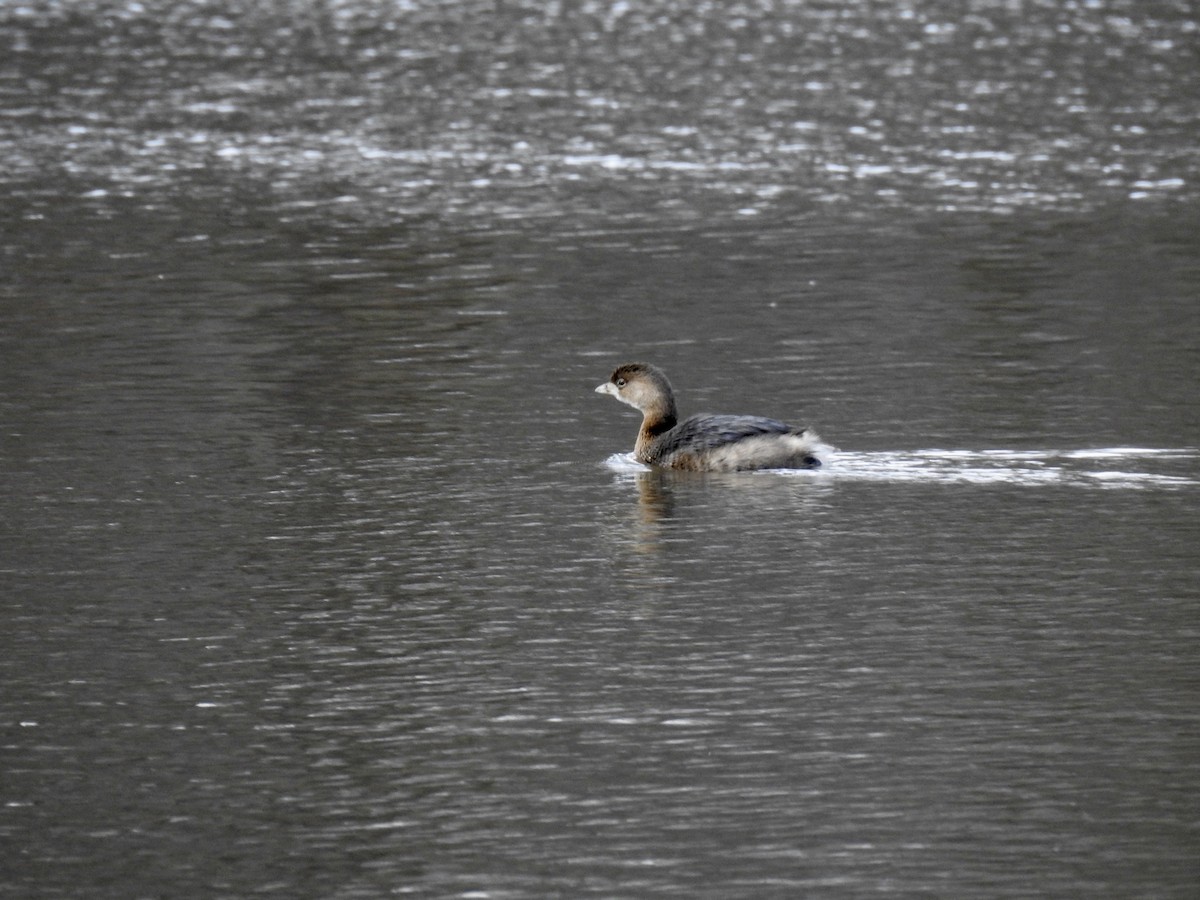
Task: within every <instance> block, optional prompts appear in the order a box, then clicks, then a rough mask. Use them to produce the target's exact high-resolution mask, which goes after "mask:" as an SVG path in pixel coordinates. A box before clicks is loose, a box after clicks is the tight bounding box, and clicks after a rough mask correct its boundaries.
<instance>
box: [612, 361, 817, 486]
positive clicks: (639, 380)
mask: <svg viewBox="0 0 1200 900" xmlns="http://www.w3.org/2000/svg"><path fill="white" fill-rule="evenodd" d="M596 393H598V394H612V395H613V396H614V397H616V398H617V399H618V400H620V401H621V402H622V403H628V404H629V405H630V406H632V407H634V408H635V409H637V410H639V411H641V413H642V428H641V431H639V432H638V437H637V443H636V444H634V447H633V455H634V457H635V458H636V459H637V461H638V462H642V463H647V464H649V465H655V466H665V467H666V468H668V469H690V470H692V471H695V472H737V471H742V470H746V469H814V468H816V467H817V466H819V465H821V460H820V459H818V458H817V451H818V450H819V449H820V448H821V446H822V445H821V442H820V439H819V438H818V437H817V436H816V434H814V433H813V432H812V431H811V430H809V429H807V428H793V427H792V426H791V425H785V424H784V423H783V422H777V421H776V420H775V419H764V418H762V417H760V416H714V415H708V414H702V415H698V416H691V417H690V418H687V419H684V420H683V421H682V422H680V421H679V417H678V415H677V413H676V411H675V393H674V391H672V390H671V382H669V381H667V376H666V375H664V374H663V372H662V370H661V369H657V368H655V367H654V366H651V365H647V364H645V363H627V364H625V365H623V366H619V367H618V368H617V370H616V371H614V372H613V373H612V377H611V378H609V379H608V381H606V382H604V384H602V385H600V386H599V387H598V388H596Z"/></svg>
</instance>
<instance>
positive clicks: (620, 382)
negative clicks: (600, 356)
mask: <svg viewBox="0 0 1200 900" xmlns="http://www.w3.org/2000/svg"><path fill="white" fill-rule="evenodd" d="M617 387H619V388H622V387H625V379H624V378H618V379H617Z"/></svg>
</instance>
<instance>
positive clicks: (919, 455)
mask: <svg viewBox="0 0 1200 900" xmlns="http://www.w3.org/2000/svg"><path fill="white" fill-rule="evenodd" d="M822 456H823V457H824V458H825V465H824V466H822V467H821V468H820V469H774V470H770V471H771V472H772V473H773V474H786V475H792V476H803V477H807V478H819V479H822V480H828V481H878V482H893V483H895V482H910V483H918V484H1009V485H1022V486H1045V485H1073V486H1079V487H1091V488H1108V489H1126V490H1138V489H1152V488H1157V489H1181V488H1192V487H1200V467H1198V464H1200V449H1193V448H1152V447H1103V448H1096V449H1086V450H1016V449H1002V448H1000V449H989V450H963V449H924V450H875V451H865V452H855V451H847V450H833V449H829V450H828V451H827V452H826V453H823V454H822ZM604 465H605V466H606V467H608V468H609V469H612V470H613V471H615V472H618V473H621V474H625V475H631V474H636V473H638V472H645V471H648V469H649V467H648V466H645V465H643V464H642V463H639V462H638V461H637V460H636V459H634V458H633V454H632V453H614V454H613V455H612V456H610V457H608V459H606V460H605V461H604ZM1164 469H1165V470H1164ZM750 474H753V473H750Z"/></svg>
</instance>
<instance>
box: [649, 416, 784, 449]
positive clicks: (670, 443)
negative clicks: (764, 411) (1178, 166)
mask: <svg viewBox="0 0 1200 900" xmlns="http://www.w3.org/2000/svg"><path fill="white" fill-rule="evenodd" d="M803 431H804V429H803V428H793V427H792V426H791V425H787V424H785V423H783V422H780V421H778V420H776V419H764V418H763V417H762V416H714V415H699V416H692V417H691V418H688V419H684V420H683V421H682V422H680V423H679V424H678V425H676V426H675V427H674V428H672V429H671V431H670V433H669V434H667V435H665V438H666V439H665V440H664V442H663V445H662V446H661V447H660V452H661V453H663V454H667V453H670V452H672V451H674V450H678V449H682V448H687V449H689V450H711V449H712V448H714V447H721V446H724V445H725V444H733V443H736V442H737V441H741V440H745V439H746V438H751V437H758V436H760V435H764V434H801V433H802V432H803Z"/></svg>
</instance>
